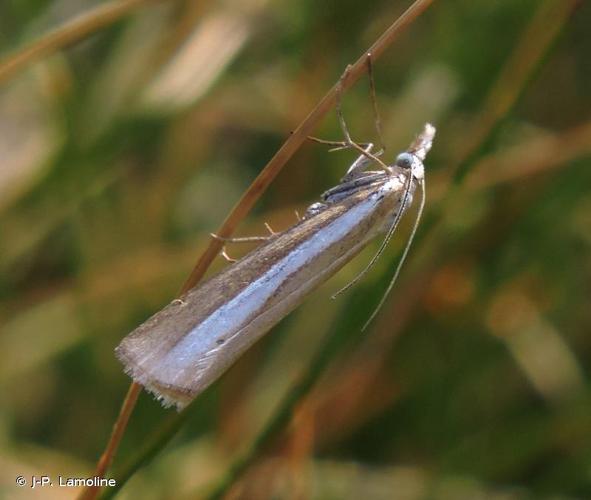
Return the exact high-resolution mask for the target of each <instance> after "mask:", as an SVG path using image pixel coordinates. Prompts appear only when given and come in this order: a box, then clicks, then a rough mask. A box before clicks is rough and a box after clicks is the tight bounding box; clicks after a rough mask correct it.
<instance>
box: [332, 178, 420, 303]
mask: <svg viewBox="0 0 591 500" xmlns="http://www.w3.org/2000/svg"><path fill="white" fill-rule="evenodd" d="M411 182H412V172H409V173H408V180H407V182H406V185H405V188H404V198H403V199H402V203H401V204H400V210H398V213H397V214H396V217H395V218H394V222H392V225H391V226H390V229H388V232H387V233H386V237H385V238H384V240H383V241H382V244H381V245H380V248H379V249H378V251H377V252H376V254H375V255H374V256H373V257H372V259H371V260H370V261H369V264H367V266H365V269H364V270H363V271H361V272H360V273H359V274H358V275H357V276H355V278H353V279H352V280H351V281H349V283H347V284H346V285H345V286H344V287H343V288H341V289H340V290H339V291H338V292H336V293H334V294H333V295H332V298H333V299H335V298H337V297H338V296H339V295H340V294H341V293H343V292H345V291H347V290H348V289H349V288H351V287H352V286H353V285H354V284H355V283H357V282H358V281H359V280H360V279H361V278H363V277H364V276H365V275H366V274H367V273H368V271H369V270H370V269H371V268H372V267H373V266H374V264H375V263H376V262H377V260H378V259H379V258H380V256H381V255H382V254H383V253H384V250H385V249H386V247H387V246H388V243H389V242H390V239H391V238H392V235H393V234H394V232H395V231H396V228H397V227H398V224H399V223H400V221H401V220H402V215H403V214H404V210H405V209H406V205H407V203H408V196H409V193H410V185H411Z"/></svg>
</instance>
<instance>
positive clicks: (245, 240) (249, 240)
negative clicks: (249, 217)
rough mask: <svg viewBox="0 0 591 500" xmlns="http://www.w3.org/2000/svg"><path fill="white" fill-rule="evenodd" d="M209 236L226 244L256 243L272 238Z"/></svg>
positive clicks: (213, 234)
mask: <svg viewBox="0 0 591 500" xmlns="http://www.w3.org/2000/svg"><path fill="white" fill-rule="evenodd" d="M209 235H210V236H211V237H212V238H213V239H215V240H218V241H223V242H226V243H254V242H256V241H263V242H264V241H269V240H270V239H271V238H272V236H271V235H269V236H246V237H242V238H224V237H223V236H218V235H217V234H215V233H209Z"/></svg>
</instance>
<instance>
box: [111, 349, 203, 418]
mask: <svg viewBox="0 0 591 500" xmlns="http://www.w3.org/2000/svg"><path fill="white" fill-rule="evenodd" d="M115 356H116V357H117V359H118V360H119V361H120V362H121V363H122V364H123V371H124V372H125V373H126V374H127V375H128V376H129V377H131V378H132V379H133V381H134V382H136V383H138V384H140V385H141V386H142V387H144V389H146V390H147V391H148V392H149V393H150V394H152V395H153V396H154V398H155V399H156V400H157V401H159V402H160V404H161V405H162V406H163V407H164V408H170V407H171V406H175V407H176V410H177V411H181V410H183V409H184V408H185V407H186V406H187V404H189V403H190V402H191V400H192V399H193V397H194V396H193V395H191V394H189V393H188V391H184V390H182V389H181V388H172V387H166V386H165V385H163V384H161V383H159V382H158V381H156V380H154V379H153V377H152V376H150V374H148V373H147V372H146V371H145V370H144V369H142V368H141V367H140V366H138V365H137V364H136V363H135V362H134V361H133V359H131V357H130V356H129V355H128V354H127V352H126V350H125V347H124V346H122V345H121V344H120V345H119V346H117V347H116V348H115Z"/></svg>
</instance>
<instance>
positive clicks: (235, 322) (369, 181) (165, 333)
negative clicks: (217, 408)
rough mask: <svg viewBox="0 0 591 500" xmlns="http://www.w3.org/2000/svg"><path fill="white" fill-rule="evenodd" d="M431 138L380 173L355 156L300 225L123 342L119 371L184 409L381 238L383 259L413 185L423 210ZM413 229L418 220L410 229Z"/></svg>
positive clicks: (426, 135) (425, 135)
mask: <svg viewBox="0 0 591 500" xmlns="http://www.w3.org/2000/svg"><path fill="white" fill-rule="evenodd" d="M434 135H435V128H434V127H433V126H432V125H430V124H427V125H425V128H424V130H423V132H422V133H421V134H419V136H418V137H417V139H416V140H415V141H414V142H413V143H412V144H411V146H410V147H409V149H408V150H407V151H406V152H404V153H402V154H400V155H398V157H397V158H396V160H395V162H394V163H393V164H391V165H388V166H384V168H383V169H382V170H379V171H371V170H367V167H368V166H369V165H370V164H371V163H372V160H371V159H370V158H369V157H370V156H371V154H369V153H370V151H371V148H372V146H371V145H369V146H368V147H367V148H366V150H365V152H366V153H368V154H363V155H360V156H359V158H357V160H356V161H355V162H354V163H353V164H352V165H351V167H350V168H349V170H348V171H347V174H346V175H345V177H343V179H341V182H340V183H339V184H338V185H337V186H335V187H334V188H332V189H329V190H328V191H326V192H325V193H324V194H323V195H322V201H321V202H320V203H315V204H313V205H311V206H310V207H309V208H308V210H307V212H306V214H305V215H304V217H303V218H302V220H301V221H300V222H298V223H297V224H295V225H294V226H292V227H291V228H289V229H287V230H286V231H284V232H282V233H279V234H275V235H273V236H271V237H269V239H268V241H267V242H266V243H264V244H262V245H261V246H259V247H258V248H256V249H255V250H253V251H252V252H250V253H249V254H247V255H246V256H245V257H243V258H242V259H240V260H239V261H238V262H236V263H235V264H233V265H231V266H228V267H227V268H226V269H224V270H223V271H222V272H220V273H219V274H217V275H216V276H214V277H212V278H211V279H209V280H208V281H206V282H204V283H203V284H200V285H198V286H196V287H195V288H193V289H192V290H190V291H189V292H187V293H186V294H185V295H184V296H182V297H181V298H180V299H177V300H174V301H173V302H171V303H170V304H169V305H167V306H166V307H165V308H164V309H162V310H161V311H159V312H157V313H156V314H154V315H153V316H152V317H151V318H150V319H148V320H147V321H146V322H145V323H143V324H142V325H140V326H139V327H138V328H136V329H135V330H134V331H133V332H132V333H130V334H129V335H128V336H127V337H125V338H124V339H123V341H122V342H121V344H119V346H118V347H117V349H116V354H117V357H118V358H119V359H120V360H121V362H122V363H123V365H124V367H125V371H126V373H128V374H129V375H130V376H131V377H132V378H133V379H134V380H135V381H136V382H138V383H139V384H141V385H143V386H144V387H145V388H146V389H147V390H149V391H150V392H152V393H153V394H154V395H155V396H156V397H157V398H159V399H160V400H161V401H162V403H163V404H164V405H165V406H170V405H176V406H177V408H178V409H181V408H183V407H184V406H186V405H187V404H188V403H189V402H190V401H191V400H192V399H194V398H195V397H196V396H197V395H198V394H200V393H201V392H202V391H203V390H204V389H205V388H207V387H208V386H209V385H210V384H211V383H213V382H214V381H215V380H216V379H217V378H218V377H219V376H220V375H221V374H222V373H223V372H224V371H226V370H227V369H228V367H229V366H230V365H232V364H233V363H234V362H235V361H236V360H237V359H238V358H239V357H240V356H241V355H242V354H243V353H244V352H245V351H246V350H247V349H248V348H249V347H250V346H251V345H252V344H254V343H255V342H256V341H257V340H258V339H260V338H261V337H262V336H263V335H264V334H265V333H266V332H267V331H268V330H269V329H270V328H271V327H273V326H274V325H275V324H276V323H278V322H279V321H280V320H281V319H282V318H283V317H285V316H286V315H287V314H289V313H290V312H291V311H292V310H293V309H295V308H296V307H297V306H298V305H299V304H300V303H301V302H302V301H303V300H304V299H305V298H306V296H307V295H308V294H309V293H310V292H311V291H312V290H314V289H315V288H316V287H317V286H319V285H320V284H321V283H323V282H324V281H326V280H327V279H328V278H330V277H331V276H332V275H333V274H335V273H336V272H337V271H338V270H339V269H340V268H341V267H342V266H343V265H345V264H346V263H347V262H349V261H350V260H351V259H352V258H353V257H354V256H355V255H356V254H357V253H359V252H360V251H361V250H362V249H363V248H364V247H365V246H366V245H367V244H368V243H369V242H370V241H371V240H372V239H373V238H375V237H376V236H377V235H379V234H383V233H386V234H387V236H386V238H385V239H384V243H383V245H382V248H381V249H380V252H381V250H382V249H383V247H384V246H385V245H386V244H387V242H388V240H389V238H390V237H391V236H392V234H393V232H394V230H395V229H396V227H397V225H398V222H399V221H400V219H401V217H402V215H403V213H404V212H405V211H406V209H407V208H408V207H409V206H410V204H411V202H412V198H413V194H414V192H415V190H416V187H417V186H420V187H421V188H422V193H423V196H422V199H421V209H422V206H423V203H424V167H423V160H424V159H425V157H426V155H427V153H428V152H429V150H430V148H431V144H432V141H433V138H434ZM419 216H420V210H419ZM417 223H418V217H417V220H416V222H415V229H416V225H417ZM413 234H414V230H413ZM410 241H411V240H410V239H409V243H408V244H407V246H406V248H405V251H404V253H403V257H402V259H401V261H402V260H403V259H404V257H405V256H406V253H407V251H408V248H409V246H410ZM380 252H378V255H379V253H380ZM378 255H376V257H374V259H372V261H371V263H370V265H371V264H372V263H373V262H374V261H375V259H376V258H377V256H378ZM368 267H369V266H368ZM399 269H400V266H399V268H398V269H397V271H396V274H395V276H394V278H393V280H392V282H391V284H390V287H389V288H388V291H389V290H390V288H391V287H392V285H393V282H394V280H395V279H396V277H397V275H398V271H399ZM364 272H365V271H364ZM362 274H363V273H362ZM382 302H383V300H382ZM380 305H381V304H380ZM376 311H377V310H376ZM374 315H375V312H374ZM372 318H373V315H372ZM370 320H371V318H370Z"/></svg>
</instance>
